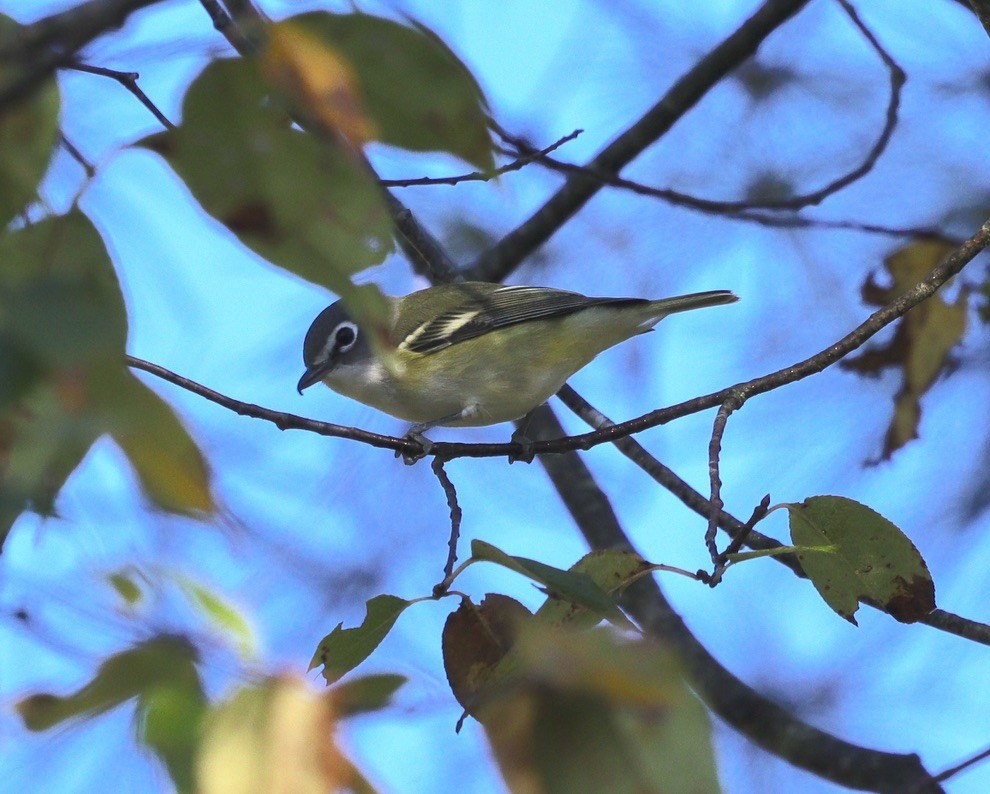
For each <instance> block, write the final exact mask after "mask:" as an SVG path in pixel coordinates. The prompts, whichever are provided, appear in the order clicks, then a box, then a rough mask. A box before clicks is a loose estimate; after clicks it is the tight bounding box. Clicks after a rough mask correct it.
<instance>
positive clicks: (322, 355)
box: [296, 301, 370, 394]
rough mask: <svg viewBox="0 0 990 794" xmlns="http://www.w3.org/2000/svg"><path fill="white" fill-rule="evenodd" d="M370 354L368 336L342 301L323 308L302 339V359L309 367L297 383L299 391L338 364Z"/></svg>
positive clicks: (344, 363)
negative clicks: (366, 337)
mask: <svg viewBox="0 0 990 794" xmlns="http://www.w3.org/2000/svg"><path fill="white" fill-rule="evenodd" d="M369 355H370V348H369V347H368V342H367V340H366V339H365V338H364V337H363V336H362V334H361V330H360V329H359V328H358V326H357V323H355V322H354V321H353V320H352V319H351V318H350V316H349V315H348V314H347V310H346V309H344V304H343V302H342V301H337V302H336V303H334V304H332V305H330V306H328V307H327V308H325V309H324V310H323V311H322V312H320V313H319V314H318V315H317V317H316V319H315V320H313V324H312V325H311V326H310V327H309V330H308V331H307V332H306V339H305V341H303V363H304V364H305V365H306V371H305V372H304V373H303V376H302V377H301V378H300V379H299V385H298V386H297V387H296V388H297V389H298V391H299V393H300V394H302V392H303V389H308V388H309V387H310V386H312V385H313V384H314V383H317V382H318V381H320V380H322V379H323V378H324V377H325V376H326V375H328V374H329V373H331V372H332V371H333V370H334V369H336V368H337V367H339V366H342V365H343V366H346V365H347V364H353V363H355V362H358V361H361V360H362V359H363V358H365V357H367V356H369Z"/></svg>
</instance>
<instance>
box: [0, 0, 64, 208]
mask: <svg viewBox="0 0 990 794" xmlns="http://www.w3.org/2000/svg"><path fill="white" fill-rule="evenodd" d="M22 29H23V27H22V26H21V25H18V24H17V23H16V22H14V21H13V20H12V19H11V18H10V17H7V16H4V15H3V14H0V42H5V41H7V40H8V39H10V40H12V39H13V38H14V37H16V36H18V35H19V33H20V31H21V30H22ZM23 68H24V67H21V69H22V70H23ZM16 74H17V67H16V66H15V65H14V64H13V61H12V60H11V61H5V62H3V63H0V84H2V85H10V83H11V82H12V80H13V78H14V77H15V76H16ZM59 104H60V102H59V94H58V86H57V85H56V83H55V80H54V79H52V80H46V81H45V82H44V83H43V84H42V85H41V86H40V87H39V88H38V89H37V90H35V91H33V92H32V93H31V94H30V95H29V96H27V97H25V98H24V99H22V100H20V101H19V102H17V103H15V104H14V105H12V106H11V107H5V108H4V109H3V112H2V113H0V228H3V227H5V226H7V224H9V223H10V221H11V220H13V218H14V217H15V216H16V215H17V214H18V213H19V212H21V211H23V210H24V208H25V206H26V205H28V204H30V203H31V202H32V201H34V200H35V199H36V198H37V195H38V183H39V182H41V179H42V177H44V175H45V172H46V171H47V170H48V163H49V162H50V161H51V159H52V154H53V152H54V151H55V146H56V144H57V143H58V113H59Z"/></svg>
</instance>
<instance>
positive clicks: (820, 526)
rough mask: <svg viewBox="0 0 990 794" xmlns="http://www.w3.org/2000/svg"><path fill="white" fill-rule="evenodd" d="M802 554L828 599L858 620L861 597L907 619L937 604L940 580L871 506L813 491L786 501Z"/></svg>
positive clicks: (920, 615)
mask: <svg viewBox="0 0 990 794" xmlns="http://www.w3.org/2000/svg"><path fill="white" fill-rule="evenodd" d="M786 507H787V510H788V512H789V514H790V523H791V538H792V540H793V541H794V544H795V545H797V546H833V547H834V551H830V552H814V551H811V550H810V549H806V550H803V551H798V553H797V558H798V560H799V561H800V563H801V567H802V568H804V571H805V573H807V574H808V577H809V578H810V579H811V581H812V583H813V584H814V585H815V588H816V589H817V590H818V592H819V594H820V595H821V597H822V598H823V599H825V602H826V603H827V604H828V605H829V606H830V607H832V609H834V610H835V611H836V612H838V613H839V614H840V615H841V616H842V617H844V618H846V619H847V620H849V621H850V622H851V623H853V624H855V623H856V619H855V618H854V617H853V616H854V615H855V613H856V610H857V609H858V608H859V601H861V600H868V601H869V602H871V603H873V604H874V605H876V606H878V607H879V608H880V609H883V610H884V611H886V612H888V613H889V614H890V615H892V616H893V617H894V618H895V619H896V620H899V621H901V622H902V623H913V622H915V621H917V620H920V619H921V618H923V617H924V616H925V615H927V614H928V613H929V612H931V611H932V610H933V609H935V584H934V582H933V581H932V577H931V574H930V573H929V572H928V566H927V565H925V561H924V559H922V557H921V555H920V554H919V553H918V550H917V549H916V548H915V546H914V544H913V543H912V542H911V541H910V539H909V538H908V537H907V536H906V535H905V534H904V533H903V532H901V530H899V529H898V528H897V527H896V526H894V525H893V524H892V523H891V522H890V521H888V520H887V519H886V518H884V517H883V516H882V515H880V514H879V513H877V512H876V511H875V510H871V509H870V508H869V507H867V506H866V505H862V504H860V503H859V502H856V501H853V500H852V499H847V498H845V497H842V496H813V497H811V498H810V499H806V500H805V501H804V502H802V503H801V504H789V505H786Z"/></svg>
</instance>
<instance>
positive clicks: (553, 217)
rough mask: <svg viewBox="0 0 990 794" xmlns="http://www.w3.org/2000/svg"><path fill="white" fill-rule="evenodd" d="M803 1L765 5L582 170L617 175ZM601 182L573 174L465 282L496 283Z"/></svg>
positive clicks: (772, 0) (477, 264)
mask: <svg viewBox="0 0 990 794" xmlns="http://www.w3.org/2000/svg"><path fill="white" fill-rule="evenodd" d="M807 2H808V0H766V2H764V3H763V5H761V6H760V7H759V8H758V9H757V11H756V13H755V14H753V16H751V17H750V18H749V19H747V20H746V21H745V22H743V23H742V25H740V26H739V28H738V29H736V31H735V32H733V33H732V34H731V35H730V36H728V37H727V38H726V39H725V40H724V41H723V42H722V43H721V44H719V45H718V46H717V47H715V49H713V50H712V51H711V52H710V53H708V55H706V56H705V57H704V58H702V59H701V60H700V61H698V63H697V64H696V65H695V66H694V67H693V68H692V69H691V70H690V71H688V72H687V73H686V74H685V75H684V76H683V77H681V78H680V79H679V80H678V81H677V82H676V83H674V85H673V86H672V87H671V89H670V90H669V91H668V92H667V93H666V95H664V96H663V97H662V98H661V99H660V101H659V102H657V103H656V104H655V105H654V106H653V107H652V108H650V109H649V110H648V111H647V112H646V113H645V114H644V115H643V116H642V117H641V118H640V119H639V120H638V121H637V122H636V123H634V124H633V125H632V126H630V127H629V128H628V129H627V130H626V131H625V132H623V133H622V134H621V135H619V137H618V138H616V139H615V140H614V141H612V142H611V143H610V144H609V145H608V146H606V147H605V148H604V149H602V151H600V152H599V153H598V154H597V155H596V156H595V157H594V159H592V161H591V162H590V163H588V167H589V168H590V169H591V170H593V171H596V172H601V173H604V174H618V173H619V172H620V171H621V170H622V169H623V168H624V167H625V166H626V165H628V164H629V163H630V162H631V161H632V160H633V159H635V158H636V157H637V156H638V155H639V154H640V153H642V152H643V151H644V150H645V149H646V148H647V147H648V146H650V145H651V144H652V143H654V142H655V141H656V140H657V139H658V138H660V137H661V136H662V135H663V134H664V133H666V132H667V130H669V129H670V128H671V127H673V126H674V124H675V123H676V122H677V120H678V119H680V118H681V117H682V116H683V115H684V114H685V113H687V111H689V110H690V109H691V108H692V107H694V106H695V105H696V104H697V103H698V101H699V100H700V99H701V98H702V97H703V96H705V94H706V93H708V91H709V90H710V89H711V88H712V87H713V86H714V85H716V84H717V83H718V82H719V81H720V80H722V78H723V77H725V76H726V75H727V74H728V73H729V72H731V71H732V70H733V69H735V68H736V67H737V66H739V65H740V64H741V63H742V62H743V61H745V60H746V59H747V58H749V57H750V56H751V55H753V53H755V52H756V50H757V48H758V47H759V46H760V44H761V43H762V42H763V40H764V39H766V37H767V36H769V35H770V34H771V33H773V31H774V30H776V29H777V28H778V27H780V26H781V25H782V24H783V23H784V22H786V21H787V20H788V19H790V17H791V16H793V15H794V14H795V13H796V12H797V11H799V10H800V9H801V8H803V7H804V6H805V5H806V4H807ZM601 187H602V185H601V182H600V181H598V180H596V179H589V178H588V177H586V176H582V175H579V174H573V175H571V176H570V177H568V179H567V181H566V182H565V183H564V185H563V186H562V187H561V188H560V189H559V190H558V191H557V192H556V193H555V194H554V195H553V196H552V197H551V198H550V199H549V200H548V201H547V202H546V203H545V204H544V205H543V206H542V207H540V209H538V210H537V211H536V212H535V213H534V214H533V215H532V216H531V217H530V218H529V219H528V220H526V221H525V222H524V223H523V224H522V225H521V226H519V227H518V228H517V229H515V230H514V231H512V232H510V233H509V234H507V235H506V236H505V237H503V238H502V239H501V240H500V241H499V242H498V243H497V244H496V245H495V246H493V247H492V248H491V249H489V250H488V251H487V252H485V253H484V254H482V255H481V256H480V257H479V258H478V260H477V261H476V262H475V263H474V265H473V266H472V267H471V270H470V273H469V274H468V278H470V279H478V280H481V281H501V280H502V279H504V278H505V277H506V276H507V275H508V274H509V273H510V272H512V270H513V269H514V268H515V267H517V266H518V265H519V263H520V262H521V261H522V260H523V259H525V258H526V257H527V256H529V255H530V254H532V253H533V252H534V251H535V250H536V249H537V248H539V246H541V245H542V244H543V243H545V242H546V241H547V240H548V239H550V237H551V235H552V234H553V233H554V232H555V231H557V229H559V228H560V227H561V226H563V225H564V223H566V222H567V220H568V218H570V217H571V216H572V215H574V213H576V212H577V211H578V210H579V209H581V207H583V206H584V205H585V204H586V203H587V202H588V201H589V200H590V199H591V198H592V197H593V196H594V195H595V194H596V193H597V192H598V191H599V190H600V189H601Z"/></svg>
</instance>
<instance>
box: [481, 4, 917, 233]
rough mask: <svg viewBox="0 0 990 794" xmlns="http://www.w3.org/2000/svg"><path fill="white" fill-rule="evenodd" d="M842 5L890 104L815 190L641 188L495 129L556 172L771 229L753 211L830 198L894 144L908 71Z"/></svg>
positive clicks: (767, 218) (763, 217)
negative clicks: (714, 194)
mask: <svg viewBox="0 0 990 794" xmlns="http://www.w3.org/2000/svg"><path fill="white" fill-rule="evenodd" d="M838 2H839V3H840V4H841V6H842V9H843V11H845V12H846V14H847V15H848V16H849V18H850V19H851V20H852V22H853V24H854V25H855V26H856V28H857V29H858V30H859V31H860V33H862V35H863V37H864V38H865V39H866V40H867V42H868V43H869V45H870V46H871V47H872V48H873V49H874V51H876V53H877V55H879V57H880V59H881V61H883V63H884V65H885V66H886V68H887V71H888V74H889V77H890V95H889V98H888V100H887V107H886V111H885V119H884V124H883V127H882V129H881V130H880V133H879V135H878V136H877V139H876V141H874V143H873V145H872V146H871V147H870V149H869V151H867V153H866V154H865V155H864V157H863V159H862V161H861V162H860V163H859V164H858V165H857V166H856V167H855V168H852V169H851V170H849V171H848V172H847V173H845V174H843V175H841V176H839V177H837V178H836V179H833V180H832V181H831V182H829V183H828V184H826V185H824V186H823V187H821V188H818V189H816V190H812V191H809V192H806V193H801V194H799V195H796V196H791V197H789V198H786V199H779V200H774V201H716V200H713V199H704V198H699V197H696V196H692V195H690V194H687V193H681V192H680V191H676V190H670V189H666V188H650V187H647V186H646V185H641V184H639V183H637V182H633V181H631V180H626V179H622V178H621V177H619V176H618V174H617V173H615V172H610V171H608V170H604V169H601V168H596V167H595V166H594V165H593V164H589V165H588V166H571V165H569V164H566V163H561V162H560V161H558V160H554V159H553V158H550V157H547V155H546V154H544V155H540V154H539V153H538V152H537V151H536V150H534V149H533V148H532V147H531V146H530V145H529V144H528V143H527V142H526V141H524V140H523V139H521V138H519V137H517V136H514V135H511V134H509V133H508V132H507V131H506V130H504V129H503V128H502V127H501V126H500V125H498V124H496V123H492V124H491V126H492V129H494V130H495V132H496V133H497V134H498V135H499V136H500V137H501V138H502V139H503V140H505V141H506V142H507V143H509V144H510V145H512V146H513V147H515V149H516V151H517V152H521V153H523V154H524V155H530V156H532V157H534V158H536V159H539V160H540V161H541V162H543V163H544V164H545V165H547V166H549V167H553V168H555V169H556V170H560V171H565V172H568V173H579V174H583V175H586V176H587V175H590V176H591V177H592V178H594V179H596V180H598V181H600V182H601V183H603V184H608V185H611V186H613V187H621V188H625V189H627V190H631V191H633V192H636V193H638V194H640V195H649V196H652V197H655V198H661V199H664V200H665V201H668V202H669V203H671V204H675V205H679V206H685V207H689V208H691V209H694V210H698V211H701V212H706V213H709V214H715V215H727V216H729V217H732V218H736V219H738V220H745V221H751V222H757V223H763V224H765V225H770V224H772V223H773V218H774V216H772V215H764V214H759V215H757V214H750V213H752V212H753V211H754V210H791V211H794V210H799V209H802V208H803V207H808V206H814V205H817V204H820V203H821V202H822V201H824V200H825V199H826V198H828V197H829V196H831V195H833V194H835V193H838V192H839V191H840V190H842V189H844V188H846V187H848V186H849V185H851V184H853V183H854V182H857V181H858V180H860V179H862V178H863V177H864V176H866V175H867V174H868V173H870V171H872V170H873V168H874V167H875V165H876V163H877V161H878V160H879V159H880V156H881V155H882V154H883V153H884V151H886V149H887V146H888V145H889V143H890V139H891V137H892V136H893V134H894V130H895V129H896V127H897V119H898V112H899V110H900V104H901V94H902V91H903V88H904V83H905V81H906V80H907V76H906V75H905V73H904V70H903V69H901V67H900V66H899V65H898V64H897V62H896V61H895V60H894V59H893V57H891V55H890V53H888V52H887V50H886V49H884V47H883V45H882V44H880V42H879V41H878V40H877V38H876V36H875V35H874V34H873V32H872V31H871V30H870V29H869V28H868V27H867V26H866V25H865V24H864V23H863V21H862V20H861V19H860V17H859V15H858V14H857V13H856V9H855V8H853V7H852V5H851V4H850V3H849V2H848V0H838Z"/></svg>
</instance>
